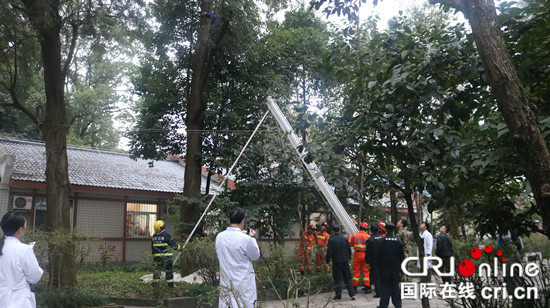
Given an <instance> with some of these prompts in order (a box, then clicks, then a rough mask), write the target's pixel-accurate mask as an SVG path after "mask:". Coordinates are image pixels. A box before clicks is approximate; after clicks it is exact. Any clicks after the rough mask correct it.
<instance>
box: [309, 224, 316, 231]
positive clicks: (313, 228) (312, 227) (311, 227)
mask: <svg viewBox="0 0 550 308" xmlns="http://www.w3.org/2000/svg"><path fill="white" fill-rule="evenodd" d="M307 228H308V229H309V230H315V227H314V226H313V225H309V227H307Z"/></svg>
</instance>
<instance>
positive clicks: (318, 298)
mask: <svg viewBox="0 0 550 308" xmlns="http://www.w3.org/2000/svg"><path fill="white" fill-rule="evenodd" d="M373 296H374V294H364V293H362V292H359V293H358V294H357V295H356V297H357V300H354V301H352V300H350V299H349V297H348V296H347V292H346V291H344V293H343V294H342V300H339V301H333V300H332V298H333V297H334V293H333V292H331V293H319V294H316V295H313V296H310V297H309V308H341V307H342V308H354V307H356V308H376V307H377V306H378V303H379V299H378V298H374V297H373ZM306 303H307V297H300V298H299V299H298V300H296V299H291V300H289V301H288V304H287V301H286V300H285V301H284V303H283V302H281V301H278V300H274V301H264V302H262V303H261V305H260V306H259V307H260V308H305V307H307V306H306ZM390 307H393V305H392V304H391V301H390ZM421 307H422V304H421V303H420V300H409V299H407V300H403V308H421ZM430 307H431V308H448V307H450V306H449V305H447V303H446V302H445V301H443V300H441V299H432V300H430ZM125 308H155V307H135V306H125Z"/></svg>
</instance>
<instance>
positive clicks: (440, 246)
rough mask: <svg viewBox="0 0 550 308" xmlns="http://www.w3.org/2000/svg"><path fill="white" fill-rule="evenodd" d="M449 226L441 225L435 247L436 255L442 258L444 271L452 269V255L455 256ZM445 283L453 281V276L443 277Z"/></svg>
mask: <svg viewBox="0 0 550 308" xmlns="http://www.w3.org/2000/svg"><path fill="white" fill-rule="evenodd" d="M448 233H449V227H448V226H441V228H439V234H438V235H437V238H436V240H437V247H436V248H435V255H436V256H438V257H440V258H441V261H442V262H443V273H448V272H450V269H451V257H452V256H453V240H452V239H451V238H450V237H449V234H448ZM441 280H443V283H446V282H448V283H451V277H448V276H447V277H441Z"/></svg>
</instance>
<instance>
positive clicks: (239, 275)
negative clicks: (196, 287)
mask: <svg viewBox="0 0 550 308" xmlns="http://www.w3.org/2000/svg"><path fill="white" fill-rule="evenodd" d="M245 216H246V215H245V212H244V211H243V210H242V209H240V208H234V209H232V210H231V212H230V213H229V227H227V229H226V230H225V231H223V232H221V233H220V234H218V236H217V237H216V254H217V255H218V260H219V262H220V298H219V308H228V307H230V308H237V307H242V308H253V307H254V303H255V302H256V299H257V297H258V296H257V294H256V275H255V274H254V266H253V265H252V261H256V260H258V258H259V257H260V249H259V248H258V244H257V243H256V239H255V238H254V236H255V235H256V232H254V230H250V236H249V235H247V234H245V233H243V231H242V230H243V228H244V220H245ZM237 301H238V304H237Z"/></svg>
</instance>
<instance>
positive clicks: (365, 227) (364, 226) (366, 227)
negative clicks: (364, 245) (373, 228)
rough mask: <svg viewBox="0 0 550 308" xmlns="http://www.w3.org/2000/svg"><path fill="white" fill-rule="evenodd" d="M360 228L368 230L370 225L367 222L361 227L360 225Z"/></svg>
mask: <svg viewBox="0 0 550 308" xmlns="http://www.w3.org/2000/svg"><path fill="white" fill-rule="evenodd" d="M359 228H364V229H365V230H367V229H368V228H369V225H368V224H367V223H366V222H362V223H361V224H360V225H359Z"/></svg>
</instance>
